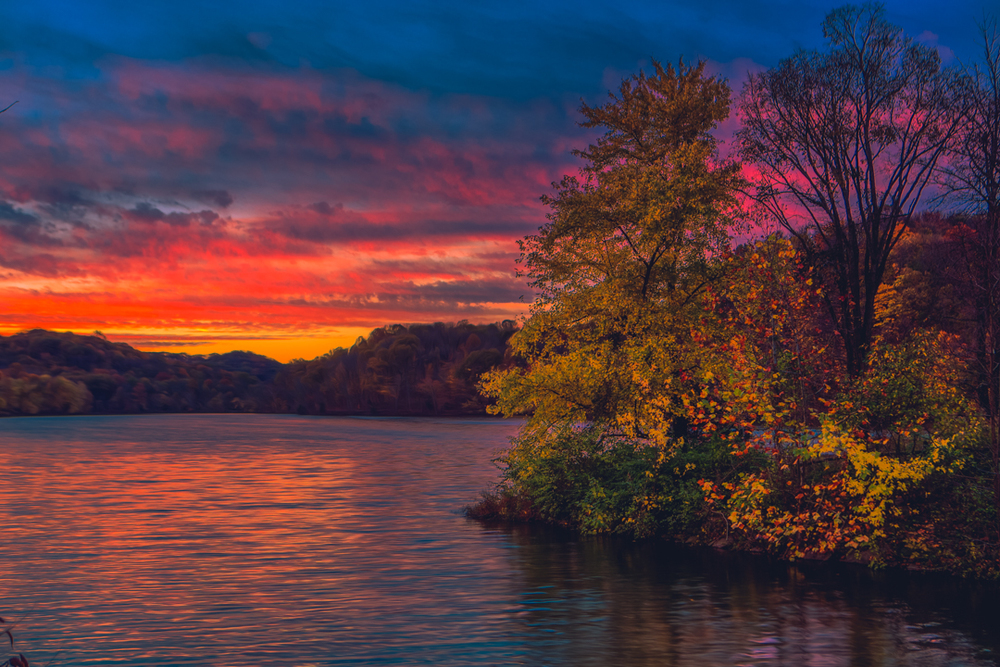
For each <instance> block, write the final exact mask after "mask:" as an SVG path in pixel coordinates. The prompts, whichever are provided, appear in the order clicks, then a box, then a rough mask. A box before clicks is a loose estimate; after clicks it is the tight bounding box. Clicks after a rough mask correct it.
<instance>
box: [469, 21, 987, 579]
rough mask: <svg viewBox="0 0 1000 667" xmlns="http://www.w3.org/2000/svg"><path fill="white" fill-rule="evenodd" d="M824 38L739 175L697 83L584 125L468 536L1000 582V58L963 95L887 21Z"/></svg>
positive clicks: (628, 85)
mask: <svg viewBox="0 0 1000 667" xmlns="http://www.w3.org/2000/svg"><path fill="white" fill-rule="evenodd" d="M823 31H824V34H825V36H826V37H827V39H828V42H829V47H828V49H827V50H826V51H824V52H809V51H800V52H797V53H795V54H794V55H793V56H791V57H790V58H788V59H786V60H784V61H782V62H781V63H780V64H779V65H778V66H777V67H776V68H774V69H771V70H768V71H765V72H761V73H759V74H752V75H751V76H750V78H749V81H748V82H747V84H746V86H745V88H744V90H743V92H742V94H741V95H740V96H739V98H738V100H737V102H736V110H737V113H738V118H739V121H740V129H739V130H738V132H737V134H736V137H735V142H734V143H735V151H734V152H733V154H732V156H730V157H729V158H723V157H721V156H720V142H719V140H718V139H717V138H716V136H715V135H714V134H713V130H715V128H716V127H717V126H718V124H719V123H720V122H722V121H723V120H725V119H726V118H727V117H728V116H729V113H730V90H729V88H728V86H727V85H726V83H725V82H724V81H722V80H721V79H719V78H718V77H715V76H709V75H708V74H706V71H705V65H704V63H698V64H693V65H692V64H686V63H685V62H683V61H681V62H680V63H679V64H678V65H677V66H676V67H674V66H671V65H661V64H660V63H657V62H654V63H653V64H652V72H651V73H649V74H646V73H639V74H638V75H636V76H633V77H631V78H629V79H627V80H625V81H624V82H623V83H622V85H621V88H620V89H619V90H618V91H617V92H616V93H612V94H611V95H610V100H609V101H608V102H607V103H606V104H604V105H601V106H589V105H587V104H584V105H583V106H582V108H581V112H582V114H583V116H584V119H585V120H584V123H583V125H584V126H585V127H590V128H596V129H598V130H600V131H601V132H602V134H601V135H600V136H599V137H598V139H597V140H596V142H595V143H594V144H592V145H590V146H589V147H588V148H587V149H585V150H580V151H577V153H576V154H577V155H578V156H579V157H580V158H581V159H582V160H583V162H584V166H583V167H582V169H581V171H580V173H579V175H578V176H576V177H572V176H567V177H565V178H564V179H563V180H562V181H561V182H559V183H556V184H554V192H553V193H552V194H550V195H548V196H546V197H543V201H544V202H545V203H546V204H547V205H548V206H549V209H550V213H549V215H548V222H547V223H546V224H545V225H544V226H542V227H541V229H540V230H539V231H538V233H537V234H535V235H532V236H529V237H527V238H525V239H524V240H523V241H522V242H521V249H522V255H521V260H520V262H521V266H522V270H523V272H524V274H525V275H526V276H527V277H528V278H529V279H530V281H531V282H532V284H533V286H534V288H535V289H536V290H537V291H538V293H539V296H538V298H537V299H536V300H535V302H534V304H533V306H532V310H531V315H530V317H529V318H527V320H526V321H525V322H524V325H523V327H522V328H521V330H520V331H518V333H517V334H515V335H514V336H513V337H512V339H511V342H510V344H511V350H512V353H513V355H514V358H515V359H517V360H519V361H520V363H519V364H516V365H511V366H508V367H506V368H499V369H495V370H492V371H490V372H487V373H486V374H485V375H484V381H483V390H484V392H485V393H486V395H487V396H489V397H490V398H491V399H493V400H494V401H495V403H494V404H493V406H492V407H491V410H493V411H495V412H497V413H501V414H504V415H527V421H526V424H525V426H524V428H523V429H522V430H521V432H520V434H519V435H518V436H517V438H516V439H515V441H514V442H513V443H512V447H511V449H510V450H509V451H508V452H507V453H506V454H505V455H504V456H503V458H502V459H501V466H502V471H503V480H502V482H501V484H500V485H499V487H498V488H497V490H496V491H495V492H493V493H490V494H487V495H486V496H484V498H483V500H482V501H481V502H480V503H478V504H477V505H476V506H474V507H472V508H470V515H472V516H474V517H482V518H501V519H518V520H525V519H536V520H543V521H547V522H553V523H558V524H563V525H567V526H571V527H573V528H575V529H578V530H582V531H584V532H593V533H598V532H614V533H624V534H628V535H634V536H647V535H666V536H669V537H672V538H675V539H680V540H685V541H688V542H692V543H702V544H716V545H730V546H732V547H734V548H740V549H747V550H753V551H762V552H766V553H769V554H773V555H776V556H778V557H782V558H803V557H811V558H824V559H827V558H833V559H843V560H853V561H860V562H867V563H870V564H872V565H874V566H885V565H906V566H910V567H916V568H924V569H944V570H950V571H955V572H962V573H968V574H975V575H980V576H994V577H995V576H997V575H998V574H1000V562H998V558H1000V477H998V470H1000V467H998V443H1000V342H998V341H1000V265H998V260H1000V36H998V33H997V30H996V24H995V22H988V23H984V24H983V25H982V26H981V34H982V37H983V47H984V48H983V53H984V55H985V59H984V62H983V63H982V64H981V65H980V66H979V68H974V69H972V70H969V69H958V68H948V67H943V66H942V65H941V61H940V57H939V56H938V53H937V51H936V50H935V49H933V48H931V47H928V46H925V45H922V44H920V43H917V42H915V41H913V40H912V39H910V38H908V37H906V36H905V35H904V34H903V33H902V31H901V30H900V29H899V28H897V27H895V26H892V25H890V24H889V23H888V22H887V21H886V19H885V16H884V10H883V9H882V8H881V7H879V6H873V5H865V6H863V7H843V8H840V9H837V10H835V11H833V12H832V13H831V14H830V15H829V16H828V17H827V18H826V21H825V23H824V24H823Z"/></svg>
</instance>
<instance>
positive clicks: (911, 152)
mask: <svg viewBox="0 0 1000 667" xmlns="http://www.w3.org/2000/svg"><path fill="white" fill-rule="evenodd" d="M823 32H824V35H825V36H826V38H827V39H828V40H829V43H830V49H829V51H828V52H826V53H819V52H816V51H799V52H798V53H796V54H795V55H793V56H792V57H791V58H788V59H786V60H784V61H782V62H781V63H780V64H779V65H778V67H776V68H775V69H772V70H769V71H766V72H763V73H761V74H756V75H752V76H751V77H750V80H749V81H748V83H747V84H746V87H745V88H744V90H743V94H742V97H741V100H740V105H739V111H740V115H741V120H742V129H741V130H740V131H739V132H738V135H737V136H738V140H739V143H740V153H741V157H742V158H743V159H744V160H745V161H746V162H748V163H749V164H751V165H754V166H756V168H757V169H758V170H759V177H758V178H757V180H756V184H755V185H756V187H755V188H754V190H753V192H752V196H753V197H754V199H755V200H756V201H757V202H758V203H759V204H760V205H762V206H763V207H764V208H765V209H766V211H767V212H768V214H769V215H770V216H772V217H774V218H775V219H776V220H777V221H778V222H779V223H780V224H781V225H782V227H784V229H785V230H787V232H788V233H789V234H791V236H792V237H793V238H794V239H796V241H797V243H798V244H799V245H800V247H801V248H802V249H803V251H804V253H805V256H806V259H807V261H808V262H809V263H810V264H811V265H812V267H813V268H814V269H816V270H817V271H818V272H819V274H820V276H821V277H822V278H823V280H824V282H825V285H826V287H827V289H826V290H825V292H824V299H825V305H826V309H827V311H828V312H829V315H830V317H831V319H832V322H833V325H834V327H835V329H836V331H837V333H838V334H839V337H840V338H841V339H842V341H843V344H844V351H845V357H846V363H847V369H848V371H849V372H850V373H851V374H852V375H858V374H860V373H861V372H862V371H863V370H864V368H865V366H866V362H867V356H868V352H869V349H870V346H871V341H872V336H873V331H874V323H875V297H876V293H877V292H878V288H879V286H880V285H881V284H882V280H883V276H884V273H885V269H886V265H887V263H888V261H889V256H890V254H891V252H892V250H893V248H894V247H895V246H896V244H897V242H898V241H899V239H900V237H901V236H902V234H903V232H904V230H905V228H906V225H907V222H908V220H909V219H910V217H911V216H912V215H913V213H914V210H915V209H916V207H917V205H918V203H920V201H921V199H922V196H923V194H924V191H925V189H926V187H927V186H928V185H929V184H930V183H931V182H932V179H933V174H934V170H935V166H936V165H937V163H938V160H939V159H940V157H941V155H942V154H943V153H944V151H945V148H946V146H947V145H948V142H949V140H950V138H951V137H952V136H953V135H954V134H955V132H956V130H957V129H958V127H960V125H961V117H962V112H961V108H960V107H961V99H962V96H961V95H959V94H957V89H956V87H955V84H956V83H957V81H958V80H959V78H960V77H959V75H958V74H957V73H956V72H954V71H953V70H950V69H942V67H941V60H940V57H939V56H938V53H937V51H936V50H935V49H933V48H931V47H927V46H924V45H921V44H918V43H915V42H913V41H912V40H911V39H910V38H908V37H906V36H905V35H903V33H902V31H901V29H900V28H898V27H896V26H893V25H891V24H889V23H888V22H887V21H886V19H885V11H884V9H883V8H882V6H881V5H864V6H861V7H856V6H847V7H841V8H840V9H836V10H834V11H833V12H831V13H830V14H829V15H828V16H827V17H826V20H825V21H824V24H823Z"/></svg>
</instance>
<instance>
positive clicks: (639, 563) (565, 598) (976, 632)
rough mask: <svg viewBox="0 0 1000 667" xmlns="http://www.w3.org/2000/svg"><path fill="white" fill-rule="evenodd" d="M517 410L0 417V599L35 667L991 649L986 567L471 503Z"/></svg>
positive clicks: (979, 661) (929, 657)
mask: <svg viewBox="0 0 1000 667" xmlns="http://www.w3.org/2000/svg"><path fill="white" fill-rule="evenodd" d="M518 426H519V423H518V422H511V421H498V420H491V419H485V418H483V419H447V420H445V419H402V418H400V419H396V418H346V417H338V418H330V417H299V416H291V415H155V416H153V415H149V416H89V417H52V418H47V417H33V418H17V419H2V420H0V447H2V449H0V452H2V457H3V466H2V473H0V475H2V477H0V483H2V485H3V489H4V496H3V501H2V502H0V525H2V526H3V535H2V539H0V615H2V616H4V617H5V618H8V619H13V620H14V621H16V626H15V627H14V630H13V631H14V635H15V637H16V639H17V646H16V648H17V650H19V651H21V652H23V653H25V654H26V655H27V657H28V658H29V659H30V660H31V662H32V664H36V663H37V664H46V663H49V664H52V665H212V666H214V667H222V666H239V665H255V666H260V665H283V666H299V667H306V666H311V665H421V664H424V665H477V664H480V665H690V666H712V667H717V666H721V665H789V666H799V665H815V666H827V665H830V666H833V665H879V666H882V665H887V666H888V665H914V666H916V665H920V666H931V665H934V666H936V665H941V666H944V665H994V664H998V662H997V660H996V659H995V656H997V655H998V653H1000V593H998V590H997V587H996V586H995V585H983V584H976V583H974V582H963V581H961V580H956V579H953V578H950V577H943V576H929V575H920V574H905V573H902V574H901V573H880V574H872V573H870V572H868V571H867V570H865V569H863V568H859V567H853V566H842V567H837V566H832V565H824V564H816V563H805V564H798V565H788V564H781V563H772V562H769V561H768V560H766V559H764V558H761V557H753V556H739V555H733V554H726V553H720V552H716V551H713V550H710V549H709V550H705V549H689V548H681V547H675V546H671V545H669V544H666V543H664V542H662V541H658V540H651V541H646V542H639V543H635V542H630V541H627V540H619V539H612V538H578V537H575V536H573V535H571V534H568V533H565V532H560V531H556V530H550V529H544V528H540V527H525V526H521V527H509V526H485V525H482V524H480V523H477V522H475V521H471V520H469V519H467V518H465V517H464V515H463V513H462V508H463V506H464V505H465V504H468V503H469V502H471V501H473V500H474V499H475V498H476V497H477V495H478V493H479V491H480V490H482V489H484V488H486V487H488V486H489V485H490V484H491V483H493V482H494V481H495V480H496V479H497V475H498V473H497V470H496V468H495V467H494V466H493V464H492V463H491V459H492V458H493V457H495V456H496V454H497V453H498V452H499V451H500V450H501V449H502V448H503V447H504V446H505V445H506V443H507V439H508V438H509V437H510V436H511V435H513V434H514V433H515V431H516V430H517V427H518ZM0 655H3V654H2V653H0ZM2 659H3V658H0V661H2Z"/></svg>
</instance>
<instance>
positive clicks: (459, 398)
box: [274, 320, 517, 415]
mask: <svg viewBox="0 0 1000 667" xmlns="http://www.w3.org/2000/svg"><path fill="white" fill-rule="evenodd" d="M516 330H517V329H516V327H515V325H514V322H512V321H510V320H507V321H504V322H502V323H500V324H490V325H474V324H466V323H459V324H457V325H445V324H441V323H437V324H415V325H411V326H410V327H404V326H401V325H394V326H387V327H383V328H380V329H375V330H374V331H372V332H371V334H369V336H368V338H367V339H365V338H358V340H357V341H356V342H355V343H354V345H352V346H351V348H350V349H349V350H345V349H343V348H338V349H336V350H333V351H332V352H329V353H328V354H325V355H323V356H322V357H319V358H317V359H313V360H312V361H302V360H297V361H293V362H291V363H289V364H287V365H286V366H285V367H284V368H282V369H281V371H280V372H279V373H278V376H277V377H276V378H275V381H274V386H275V390H276V392H277V395H278V396H279V397H280V400H281V401H283V403H282V404H281V408H282V411H290V412H298V413H300V414H400V415H417V414H478V413H482V412H485V409H486V404H485V403H484V401H483V399H482V397H481V396H480V395H479V392H478V390H477V389H476V383H477V381H478V379H479V376H480V375H481V374H482V373H483V372H484V371H486V370H489V369H491V368H494V367H496V366H498V365H500V364H503V363H509V361H505V360H506V356H507V355H506V351H507V341H508V340H509V339H510V337H511V336H512V335H513V334H514V332H515V331H516Z"/></svg>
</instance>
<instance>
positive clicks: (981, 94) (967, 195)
mask: <svg viewBox="0 0 1000 667" xmlns="http://www.w3.org/2000/svg"><path fill="white" fill-rule="evenodd" d="M979 29H980V34H981V36H982V40H983V42H982V45H983V62H982V63H981V64H980V65H977V66H976V67H974V68H973V70H972V76H971V77H970V81H969V83H970V85H969V86H968V87H967V88H966V89H965V90H966V92H967V96H966V99H967V100H968V107H969V114H968V120H967V122H966V125H965V126H964V127H963V129H962V131H961V132H960V133H959V134H958V135H957V136H956V137H955V141H954V143H953V144H952V146H951V151H950V155H949V158H950V159H949V161H948V164H947V165H946V166H945V168H944V169H943V170H942V173H943V176H944V179H943V184H944V186H945V187H946V191H947V195H948V196H949V197H950V198H951V199H952V200H953V201H956V202H957V203H958V204H959V206H960V208H961V209H962V211H963V212H964V213H966V214H969V215H970V216H971V217H970V223H971V224H972V226H973V228H974V230H975V241H974V252H973V258H974V260H973V262H972V281H971V282H972V285H973V286H974V288H975V290H976V295H975V296H976V298H975V304H976V324H977V329H978V332H977V333H978V336H977V344H978V350H977V352H978V357H979V369H978V370H979V376H980V392H979V393H980V402H981V404H982V405H983V407H984V408H985V410H986V414H987V417H988V419H989V424H990V449H991V454H992V458H993V475H994V477H993V497H994V506H995V509H996V521H997V526H996V528H997V533H998V538H1000V32H998V30H997V21H996V19H995V18H992V19H987V20H984V21H983V22H982V23H981V24H980V26H979Z"/></svg>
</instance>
